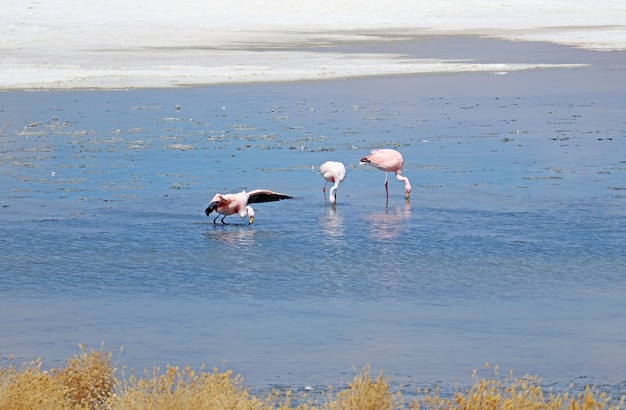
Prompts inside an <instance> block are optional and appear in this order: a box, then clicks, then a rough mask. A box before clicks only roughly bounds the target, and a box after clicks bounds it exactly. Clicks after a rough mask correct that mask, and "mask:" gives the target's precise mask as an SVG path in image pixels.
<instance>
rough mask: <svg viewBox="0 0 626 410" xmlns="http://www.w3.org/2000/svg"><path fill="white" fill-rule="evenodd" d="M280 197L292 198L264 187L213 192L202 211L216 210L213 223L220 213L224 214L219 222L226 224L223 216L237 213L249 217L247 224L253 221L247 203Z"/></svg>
mask: <svg viewBox="0 0 626 410" xmlns="http://www.w3.org/2000/svg"><path fill="white" fill-rule="evenodd" d="M282 199H293V197H291V196H289V195H283V194H279V193H277V192H273V191H269V190H266V189H255V190H254V191H250V192H246V191H241V192H239V193H236V194H215V196H214V197H213V199H212V200H211V203H210V204H209V206H208V207H207V209H205V211H204V213H205V214H206V215H207V216H209V215H210V214H211V212H213V211H217V214H218V215H217V216H216V217H215V219H213V223H214V224H215V223H216V222H215V221H217V218H219V216H220V215H224V216H222V219H221V222H222V223H223V224H226V222H224V218H226V217H227V216H229V215H233V214H239V216H240V217H242V218H245V217H246V215H247V216H248V217H250V219H249V224H252V223H253V222H254V209H252V207H251V206H250V205H249V204H256V203H260V202H274V201H280V200H282Z"/></svg>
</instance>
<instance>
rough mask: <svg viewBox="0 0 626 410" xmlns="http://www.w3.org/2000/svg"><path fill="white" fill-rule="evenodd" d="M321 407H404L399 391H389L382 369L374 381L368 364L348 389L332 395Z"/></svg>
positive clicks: (346, 409) (363, 409)
mask: <svg viewBox="0 0 626 410" xmlns="http://www.w3.org/2000/svg"><path fill="white" fill-rule="evenodd" d="M320 408H321V409H324V410H326V409H327V410H393V409H400V408H402V399H401V396H400V394H399V393H392V392H390V391H389V384H388V383H387V380H386V379H384V378H383V372H382V371H381V372H380V373H379V374H378V377H377V378H376V380H375V381H373V380H372V378H371V376H370V368H369V366H366V367H364V368H363V370H362V372H361V373H360V374H358V375H357V376H356V377H355V378H354V380H352V382H350V383H349V384H348V388H347V389H346V390H343V391H341V392H339V393H337V396H336V399H333V398H332V397H330V398H329V400H328V402H327V403H326V404H324V405H322V406H321V407H320Z"/></svg>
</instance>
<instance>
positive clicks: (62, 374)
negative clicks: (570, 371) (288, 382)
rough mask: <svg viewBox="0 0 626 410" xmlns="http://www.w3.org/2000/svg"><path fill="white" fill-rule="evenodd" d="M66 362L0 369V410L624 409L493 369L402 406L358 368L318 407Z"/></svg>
mask: <svg viewBox="0 0 626 410" xmlns="http://www.w3.org/2000/svg"><path fill="white" fill-rule="evenodd" d="M80 348H81V353H80V354H77V355H74V356H72V357H70V358H69V359H68V360H67V362H66V364H65V366H64V367H62V368H59V369H52V370H50V371H44V370H41V366H42V364H41V360H39V359H38V360H35V361H33V362H32V363H29V364H25V365H22V366H21V367H20V368H17V367H15V366H14V365H13V364H10V365H9V366H8V367H6V368H1V369H0V410H22V409H43V410H46V409H50V410H62V409H90V410H91V409H93V410H133V409H137V410H143V409H146V410H147V409H171V410H178V409H233V410H239V409H245V410H270V409H272V410H291V409H296V410H357V409H358V410H368V409H372V410H395V409H404V408H409V409H459V410H466V409H467V410H469V409H481V410H482V409H487V410H489V409H494V410H495V409H548V410H552V409H568V410H579V409H580V410H583V409H584V410H596V409H598V410H599V409H608V410H616V409H623V408H624V401H625V397H622V398H621V399H618V400H615V399H612V398H611V397H609V396H608V395H606V393H603V392H600V391H598V390H596V389H594V388H593V387H587V388H586V389H585V391H584V392H580V393H575V394H570V393H568V392H564V393H553V392H550V391H545V390H544V389H542V388H541V380H540V379H539V378H538V377H536V376H528V375H527V376H523V377H520V378H514V377H513V375H512V374H510V375H509V377H503V378H502V377H500V376H499V375H498V369H497V367H496V368H495V369H494V372H493V376H492V377H488V378H478V377H477V376H476V372H474V374H473V379H474V383H473V385H472V386H471V387H470V388H469V389H467V390H459V391H456V392H455V393H454V394H453V396H452V397H441V396H440V394H439V391H438V390H437V389H436V390H434V391H432V392H426V391H425V392H422V393H421V394H419V395H418V396H417V398H415V399H413V400H412V401H411V402H410V403H408V404H406V405H405V404H404V400H403V398H402V396H401V394H400V393H394V392H392V391H390V389H389V383H388V380H387V379H385V378H383V374H382V372H381V373H380V374H379V375H378V376H377V377H376V378H375V379H372V378H371V376H370V368H369V367H365V368H363V369H362V371H361V372H360V373H358V374H357V376H356V377H355V378H354V380H353V381H352V382H350V383H349V385H348V387H347V388H346V389H342V390H337V391H334V390H333V389H332V388H329V389H328V391H327V393H326V396H325V397H324V398H321V399H316V400H312V399H307V398H306V397H299V398H298V402H299V404H297V405H294V404H292V403H293V401H295V400H294V399H293V398H292V395H291V392H289V391H288V392H277V391H274V392H272V393H271V394H269V395H267V396H266V397H256V396H254V395H252V394H251V393H250V390H249V389H247V388H245V387H243V379H242V377H241V376H239V375H233V373H232V371H226V372H219V371H218V370H217V369H213V370H212V371H205V370H203V369H201V370H200V371H198V372H195V371H193V370H192V369H191V368H189V367H185V368H182V369H179V368H177V367H171V366H168V367H167V368H166V369H165V371H164V372H162V371H160V369H158V368H155V369H154V370H153V371H152V372H148V371H146V372H145V373H144V374H143V376H140V377H138V376H135V374H134V372H132V371H131V375H130V376H128V377H126V376H124V374H123V373H122V374H121V375H120V376H119V379H118V378H117V376H116V373H117V370H116V369H115V368H114V367H113V365H112V364H111V354H110V353H105V352H103V350H102V347H100V349H99V350H87V349H86V348H85V347H84V346H81V347H80Z"/></svg>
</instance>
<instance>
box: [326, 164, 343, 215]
mask: <svg viewBox="0 0 626 410" xmlns="http://www.w3.org/2000/svg"><path fill="white" fill-rule="evenodd" d="M319 173H320V175H322V177H324V179H325V180H326V183H325V184H324V188H323V189H322V192H324V202H326V185H327V184H328V183H329V182H331V183H333V184H335V185H333V186H332V187H331V188H330V192H329V194H328V196H329V199H330V203H331V204H333V205H335V204H336V203H337V198H336V196H335V193H336V191H337V188H339V184H341V183H342V182H343V180H344V179H345V178H346V167H345V166H344V165H343V164H342V163H341V162H336V161H326V162H324V163H323V164H322V165H320V172H319Z"/></svg>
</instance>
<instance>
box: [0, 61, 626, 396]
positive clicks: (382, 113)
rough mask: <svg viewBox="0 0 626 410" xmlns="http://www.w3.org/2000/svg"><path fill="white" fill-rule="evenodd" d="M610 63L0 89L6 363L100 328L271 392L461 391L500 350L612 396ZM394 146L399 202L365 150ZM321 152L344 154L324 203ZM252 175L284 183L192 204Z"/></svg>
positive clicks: (616, 324)
mask: <svg viewBox="0 0 626 410" xmlns="http://www.w3.org/2000/svg"><path fill="white" fill-rule="evenodd" d="M593 55H594V56H595V54H593ZM607 66H608V67H609V68H608V69H606V67H607ZM601 67H604V68H605V69H606V70H605V71H603V70H602V69H601V68H596V69H595V70H596V71H593V70H592V69H578V70H554V71H544V72H527V73H518V74H509V75H506V76H494V75H482V74H480V75H477V74H475V75H455V76H430V77H418V78H391V79H367V80H353V81H342V82H334V83H311V84H285V85H256V86H241V87H211V88H200V89H178V90H137V91H124V92H106V91H85V92H42V93H22V92H7V93H3V94H0V102H1V103H0V110H1V111H0V113H1V114H2V127H1V128H0V161H1V162H0V184H1V186H2V191H1V192H0V194H1V196H0V205H1V206H2V208H0V220H1V221H2V224H1V226H0V232H1V235H0V245H1V247H2V252H1V253H0V267H1V270H0V283H1V287H0V308H1V312H2V314H1V315H0V327H1V328H2V329H3V332H2V336H1V340H2V343H1V344H0V354H1V355H2V358H3V361H5V362H6V360H7V359H6V358H7V357H8V356H9V355H11V354H12V355H15V357H16V359H17V361H21V360H23V361H27V360H30V359H32V358H34V357H37V356H41V357H43V358H44V361H45V360H48V362H49V363H50V364H53V363H56V362H58V361H59V360H64V359H65V358H67V357H68V356H69V355H71V354H73V353H76V352H77V344H78V343H86V344H87V345H88V346H92V347H98V346H99V345H100V343H101V342H104V343H105V346H106V347H108V348H111V349H117V348H118V347H119V346H124V351H123V352H122V353H121V355H120V357H119V359H118V360H119V364H120V366H122V365H126V366H128V367H134V368H140V369H141V368H151V367H152V366H154V365H159V366H164V365H165V364H167V363H169V364H176V365H185V364H191V365H194V366H197V365H200V364H202V363H206V364H207V365H208V366H209V367H212V366H218V367H222V368H233V369H234V370H235V371H236V372H238V373H242V374H243V376H244V377H245V379H246V381H247V382H249V383H250V384H252V385H255V386H257V387H260V388H262V387H263V386H266V385H286V386H290V387H295V388H298V387H301V386H304V385H307V384H308V385H319V386H325V385H327V384H338V383H342V382H345V381H348V380H350V379H351V378H352V376H353V374H354V370H353V367H356V368H357V369H360V368H361V367H362V366H363V365H365V364H367V363H371V364H372V367H373V369H374V370H378V369H382V370H384V371H385V373H386V374H387V375H389V376H390V377H391V378H392V379H393V380H394V383H396V384H397V385H400V384H402V385H403V386H404V387H403V388H404V389H409V390H411V389H414V388H415V389H416V388H419V387H430V386H433V385H435V384H446V385H448V387H450V386H451V385H452V384H451V383H453V382H458V383H460V384H461V385H466V384H471V379H470V377H469V375H470V374H471V371H472V370H473V369H481V368H482V366H483V364H484V363H485V362H489V363H492V364H499V365H500V368H501V369H503V370H504V372H503V373H505V374H506V373H508V370H509V369H512V370H514V371H515V372H516V373H518V374H522V373H527V372H529V373H533V374H538V375H539V376H541V377H543V378H544V380H546V383H548V384H551V383H552V384H554V385H557V386H565V387H567V385H569V384H570V383H575V384H577V383H578V384H581V385H582V384H585V383H588V382H598V383H604V384H609V385H611V386H618V387H615V388H616V389H617V390H618V391H620V389H621V388H620V387H619V386H620V384H619V383H620V382H622V381H624V380H625V379H626V362H625V361H624V359H623V358H624V357H626V354H625V353H626V326H624V325H626V302H625V300H626V299H625V298H624V297H623V295H624V292H625V291H626V269H625V268H624V267H625V266H626V252H625V251H624V249H626V235H624V228H625V227H626V206H625V205H626V196H625V195H624V192H625V190H626V178H625V175H626V174H625V172H626V157H625V156H624V152H626V122H625V120H624V119H625V118H626V115H625V114H626V110H625V109H624V105H623V101H624V97H625V95H626V93H625V89H624V85H623V84H619V85H615V84H610V78H606V76H607V72H608V74H611V75H614V76H619V72H616V71H615V69H614V68H613V66H611V65H610V64H609V65H602V66H601ZM586 70H587V71H586ZM622 70H623V69H622ZM622 72H623V71H622ZM595 76H604V78H605V79H606V81H607V82H606V83H604V82H603V83H602V84H604V86H605V87H606V89H605V88H602V87H601V86H598V85H597V84H595V85H594V87H591V86H589V85H588V82H585V81H580V79H581V78H582V79H584V78H595ZM537 82H542V84H543V85H544V86H543V87H539V86H538V85H537ZM567 84H568V85H569V86H567V87H566V86H564V85H567ZM383 146H384V147H392V148H397V149H399V150H400V151H401V152H402V153H403V154H404V157H405V170H404V174H405V175H407V176H408V177H409V178H410V179H411V182H412V185H413V193H412V196H411V202H410V203H408V204H407V203H405V201H404V198H403V188H402V186H403V185H402V184H401V183H400V182H398V181H396V180H395V179H393V178H392V179H391V180H390V182H389V184H390V185H389V188H390V197H389V203H388V204H386V201H385V192H384V186H383V182H384V174H383V173H382V172H380V171H376V170H374V169H371V168H367V167H365V166H359V165H358V160H359V158H361V157H362V156H363V155H365V154H367V153H368V152H369V150H370V149H372V148H375V147H383ZM329 159H333V160H340V161H343V162H344V163H345V164H346V166H347V168H348V176H347V178H346V181H345V183H344V184H343V185H342V186H341V187H340V188H339V190H338V205H337V207H336V209H332V208H330V207H329V206H327V205H325V203H324V199H323V196H322V192H321V191H322V186H323V180H322V178H321V177H320V176H319V175H317V172H316V168H317V166H318V165H319V164H320V163H322V162H323V161H325V160H329ZM257 188H266V189H272V190H275V191H279V192H283V193H285V194H289V195H293V196H295V197H296V199H294V200H289V201H282V202H278V203H269V204H258V205H257V206H256V207H255V208H256V211H257V217H256V221H255V223H254V225H252V226H248V225H246V224H245V222H246V220H244V219H241V218H239V217H237V216H231V217H229V218H228V219H227V221H229V222H230V224H229V225H221V224H218V225H214V224H213V223H212V218H207V217H206V216H205V215H204V213H203V210H204V208H205V207H206V206H207V205H208V202H209V200H210V199H211V197H212V196H213V194H214V193H216V192H237V191H240V190H242V189H247V190H251V189H257Z"/></svg>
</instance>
